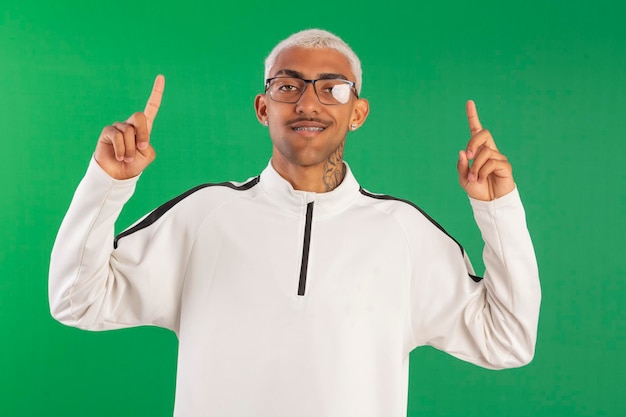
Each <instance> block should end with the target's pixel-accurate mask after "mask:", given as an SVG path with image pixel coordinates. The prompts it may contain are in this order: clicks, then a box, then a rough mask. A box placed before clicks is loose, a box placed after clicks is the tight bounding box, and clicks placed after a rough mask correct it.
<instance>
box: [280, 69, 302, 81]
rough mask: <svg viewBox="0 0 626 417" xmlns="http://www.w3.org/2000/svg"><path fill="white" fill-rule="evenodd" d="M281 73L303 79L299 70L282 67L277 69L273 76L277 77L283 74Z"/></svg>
mask: <svg viewBox="0 0 626 417" xmlns="http://www.w3.org/2000/svg"><path fill="white" fill-rule="evenodd" d="M283 75H286V76H287V77H294V78H303V79H304V75H303V74H302V73H301V72H298V71H294V70H290V69H282V70H280V71H278V72H277V73H276V74H274V77H279V76H283Z"/></svg>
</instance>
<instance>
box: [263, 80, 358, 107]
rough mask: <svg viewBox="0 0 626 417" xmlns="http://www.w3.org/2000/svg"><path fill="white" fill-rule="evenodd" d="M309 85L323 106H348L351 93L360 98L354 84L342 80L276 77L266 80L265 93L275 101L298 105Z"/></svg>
mask: <svg viewBox="0 0 626 417" xmlns="http://www.w3.org/2000/svg"><path fill="white" fill-rule="evenodd" d="M307 84H313V90H314V91H315V95H316V96H317V99H318V100H319V101H320V103H322V104H327V105H334V104H346V103H347V102H348V101H349V100H350V92H352V93H353V94H354V95H355V97H356V98H359V96H358V94H357V93H356V91H355V89H354V82H352V81H348V80H344V79H342V78H331V79H324V78H322V79H317V80H305V79H302V78H297V77H274V78H268V79H267V80H265V92H269V94H270V97H271V98H272V100H274V101H279V102H281V103H292V104H293V103H297V102H298V101H299V100H300V97H302V95H303V94H304V91H305V90H306V87H307Z"/></svg>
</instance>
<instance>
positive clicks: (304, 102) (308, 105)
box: [296, 83, 321, 113]
mask: <svg viewBox="0 0 626 417" xmlns="http://www.w3.org/2000/svg"><path fill="white" fill-rule="evenodd" d="M320 105H321V103H320V101H319V99H318V98H317V94H316V92H315V86H314V85H313V83H306V84H305V86H304V92H303V93H302V95H301V96H300V99H299V100H298V102H297V103H296V109H298V111H302V112H305V113H306V112H317V110H318V109H319V106H320Z"/></svg>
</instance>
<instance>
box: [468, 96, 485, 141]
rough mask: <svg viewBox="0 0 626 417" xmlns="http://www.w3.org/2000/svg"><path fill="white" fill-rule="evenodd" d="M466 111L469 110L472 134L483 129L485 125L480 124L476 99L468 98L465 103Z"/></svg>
mask: <svg viewBox="0 0 626 417" xmlns="http://www.w3.org/2000/svg"><path fill="white" fill-rule="evenodd" d="M465 111H466V112H467V121H468V123H469V128H470V132H471V134H472V135H475V134H476V133H478V132H480V131H481V130H483V126H482V125H481V124H480V119H479V118H478V111H477V110H476V103H474V100H468V101H467V103H466V104H465Z"/></svg>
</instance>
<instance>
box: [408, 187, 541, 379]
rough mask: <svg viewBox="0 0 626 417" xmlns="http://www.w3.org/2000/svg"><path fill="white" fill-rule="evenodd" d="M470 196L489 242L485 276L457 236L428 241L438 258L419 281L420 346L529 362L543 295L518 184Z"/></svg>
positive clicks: (503, 363) (471, 358)
mask: <svg viewBox="0 0 626 417" xmlns="http://www.w3.org/2000/svg"><path fill="white" fill-rule="evenodd" d="M470 202H471V205H472V208H473V210H474V218H475V220H476V223H477V225H478V227H479V228H480V231H481V233H482V237H483V240H484V242H485V247H484V251H483V260H484V264H485V274H484V278H483V279H482V280H481V279H480V278H479V277H476V276H475V273H474V270H473V268H472V265H471V263H470V261H469V258H468V256H467V254H466V253H465V251H464V250H463V249H462V248H461V247H460V245H458V244H456V242H454V241H453V240H452V239H445V242H437V243H433V244H430V245H427V246H428V248H425V249H424V250H423V251H422V253H423V254H424V255H425V258H424V259H428V260H430V261H432V262H428V263H427V264H428V265H429V266H427V267H424V268H418V269H419V270H420V272H419V273H414V279H413V282H412V290H411V291H412V307H411V310H412V311H411V314H412V319H411V321H412V330H413V335H414V339H413V340H414V346H419V345H431V346H433V347H435V348H437V349H440V350H443V351H445V352H448V353H450V354H451V355H453V356H455V357H458V358H459V359H462V360H465V361H468V362H471V363H474V364H476V365H479V366H482V367H485V368H491V369H502V368H513V367H519V366H523V365H526V364H528V363H529V362H530V361H531V360H532V358H533V356H534V351H535V343H536V339H537V326H538V320H539V307H540V301H541V289H540V285H539V274H538V269H537V262H536V259H535V254H534V249H533V245H532V242H531V239H530V235H529V233H528V229H527V226H526V218H525V213H524V208H523V206H522V203H521V200H520V197H519V194H518V191H517V189H515V190H514V191H513V192H511V193H509V194H507V195H505V196H503V197H501V198H498V199H496V200H493V201H490V202H484V201H478V200H473V199H470ZM441 235H443V234H440V236H441ZM422 246H425V245H422ZM454 246H456V247H454ZM416 275H417V276H416Z"/></svg>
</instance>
